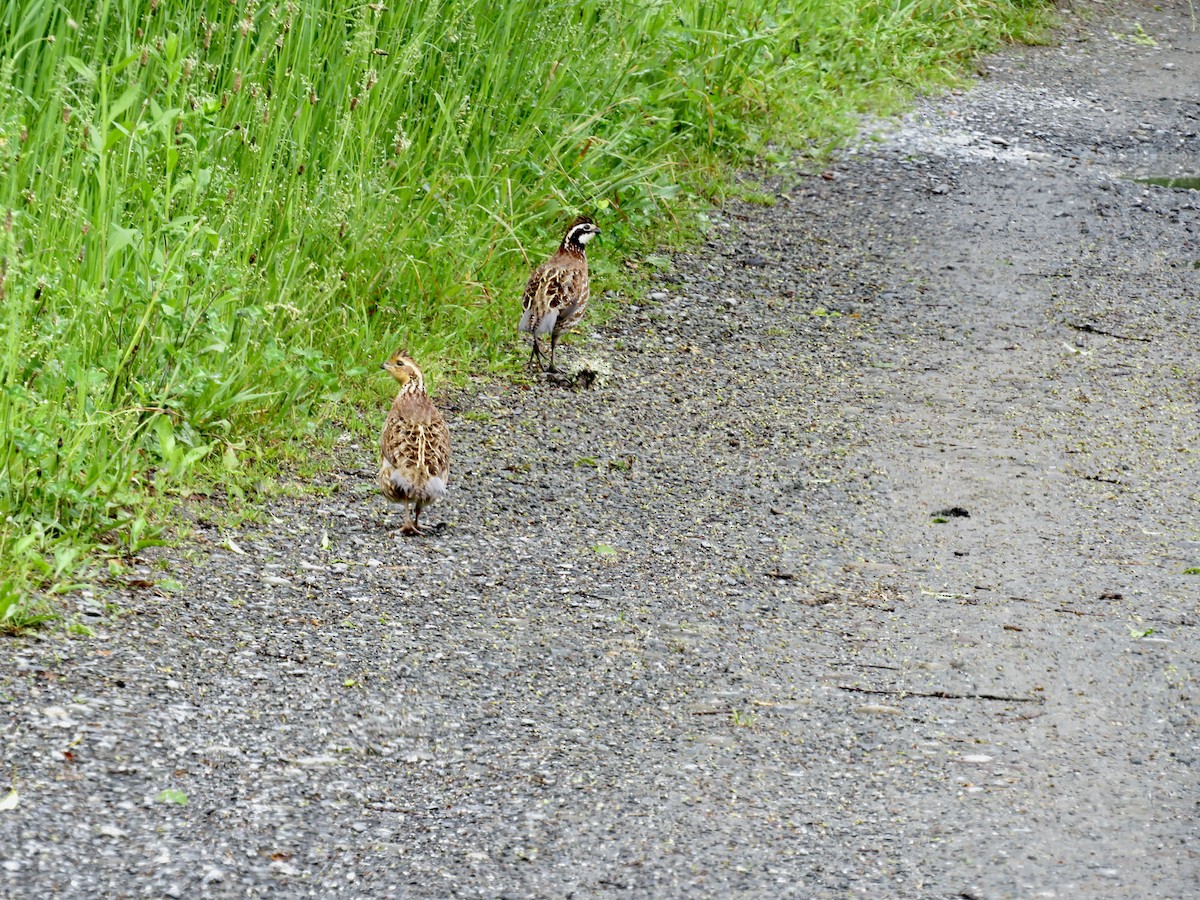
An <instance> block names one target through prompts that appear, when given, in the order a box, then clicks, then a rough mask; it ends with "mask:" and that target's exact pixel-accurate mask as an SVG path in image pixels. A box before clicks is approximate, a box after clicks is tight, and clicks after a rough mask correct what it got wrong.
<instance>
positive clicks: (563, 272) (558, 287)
mask: <svg viewBox="0 0 1200 900" xmlns="http://www.w3.org/2000/svg"><path fill="white" fill-rule="evenodd" d="M580 274H581V273H580V272H579V270H578V267H576V266H573V265H568V264H564V263H562V262H560V261H559V260H557V259H550V260H548V261H546V262H544V263H542V264H541V265H540V266H538V267H537V268H536V269H534V270H533V274H532V275H530V276H529V283H528V284H526V285H525V295H524V296H523V297H522V298H521V308H522V309H523V310H524V313H523V315H522V316H521V326H520V328H521V330H522V331H530V332H533V333H534V334H546V333H547V332H549V331H552V330H553V329H554V325H555V323H556V322H557V321H558V319H559V316H561V315H562V312H563V310H564V309H568V308H571V307H573V306H576V305H577V304H578V303H579V301H580V297H581V293H582V292H581V288H582V286H583V284H585V283H586V279H581V278H580Z"/></svg>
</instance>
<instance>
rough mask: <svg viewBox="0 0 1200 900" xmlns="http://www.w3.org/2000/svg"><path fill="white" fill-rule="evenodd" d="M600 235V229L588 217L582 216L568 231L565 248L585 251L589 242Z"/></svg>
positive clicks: (565, 237)
mask: <svg viewBox="0 0 1200 900" xmlns="http://www.w3.org/2000/svg"><path fill="white" fill-rule="evenodd" d="M599 233H600V229H599V228H597V227H596V224H595V223H594V222H593V221H592V220H591V219H589V218H588V217H587V216H580V217H579V218H578V219H576V220H575V221H574V222H572V223H571V226H570V227H569V228H568V229H567V233H566V235H565V236H564V237H563V247H564V248H565V249H568V250H583V249H584V248H585V247H587V242H588V241H590V240H591V239H592V238H594V237H595V236H596V235H598V234H599Z"/></svg>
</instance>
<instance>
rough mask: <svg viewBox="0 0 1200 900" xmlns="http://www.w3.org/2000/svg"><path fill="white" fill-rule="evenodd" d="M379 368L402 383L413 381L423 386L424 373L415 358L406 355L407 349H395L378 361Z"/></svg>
mask: <svg viewBox="0 0 1200 900" xmlns="http://www.w3.org/2000/svg"><path fill="white" fill-rule="evenodd" d="M379 368H381V369H383V370H384V371H385V372H387V373H388V374H389V375H391V376H392V377H393V378H395V379H396V380H397V381H398V382H400V383H401V384H403V385H407V384H410V383H413V382H415V383H416V384H417V385H418V386H423V385H424V383H425V373H423V372H422V371H421V367H420V366H418V365H417V362H416V360H414V359H413V358H412V357H411V356H409V355H408V351H407V350H397V351H396V352H395V353H393V354H392V355H391V356H389V357H388V358H387V359H385V360H384V361H383V362H382V363H380V364H379Z"/></svg>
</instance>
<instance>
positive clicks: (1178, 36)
mask: <svg viewBox="0 0 1200 900" xmlns="http://www.w3.org/2000/svg"><path fill="white" fill-rule="evenodd" d="M1087 8H1088V9H1089V10H1090V15H1089V17H1088V18H1080V17H1078V16H1076V15H1074V14H1070V15H1068V16H1067V23H1068V24H1067V26H1066V28H1065V29H1064V31H1063V32H1062V39H1063V42H1062V44H1061V45H1060V46H1057V47H1052V48H1033V49H1013V50H1010V51H1008V52H1006V53H1005V54H1004V55H1002V56H999V57H996V58H992V59H989V60H986V61H984V64H983V66H982V69H983V70H984V72H985V75H986V77H984V78H983V79H982V80H981V81H980V83H979V84H978V85H977V87H975V88H974V89H972V90H970V91H966V92H956V93H954V94H951V95H947V96H944V97H939V98H934V99H930V100H926V101H923V102H921V103H920V104H918V106H917V108H916V109H915V110H914V111H913V112H911V113H910V114H909V115H907V116H906V117H904V118H903V119H901V120H888V121H879V122H873V123H869V124H868V126H867V127H866V128H865V130H864V136H863V139H862V140H861V141H860V142H859V143H858V145H857V146H855V147H854V148H852V149H850V150H848V151H847V152H845V153H844V154H842V155H841V156H840V157H839V158H838V159H837V160H836V161H835V162H834V163H833V164H832V165H831V167H830V169H829V171H827V172H825V173H822V174H814V175H804V176H802V175H794V176H790V177H784V178H779V177H777V176H771V177H765V176H764V177H763V178H761V179H758V178H755V177H753V176H749V175H748V176H747V179H748V180H752V181H755V182H756V185H757V186H758V187H759V188H761V189H762V190H763V191H765V192H766V193H767V194H768V195H769V196H770V197H772V198H773V200H774V202H773V203H771V204H737V203H734V204H730V205H729V206H728V207H726V208H724V209H722V210H720V211H718V212H715V213H714V214H713V228H712V230H711V232H710V235H709V239H708V241H707V242H706V244H705V245H704V246H703V247H701V248H697V250H696V251H695V252H694V253H691V254H684V255H680V256H677V257H676V258H675V259H674V264H673V268H672V269H671V270H670V271H667V272H663V273H661V274H660V275H659V276H658V282H657V283H656V284H655V285H653V287H652V290H651V292H650V293H649V296H647V297H644V298H638V299H636V300H635V301H634V302H633V303H631V304H630V305H629V306H628V307H627V308H626V309H625V311H624V312H623V313H622V314H621V315H620V316H619V318H618V319H617V320H616V321H614V322H613V323H612V324H610V325H607V326H605V327H603V328H601V329H599V330H598V331H596V332H594V333H593V334H592V335H591V336H590V338H589V339H588V340H587V341H584V342H576V343H575V344H572V345H564V346H563V347H562V348H561V349H562V351H563V352H562V353H561V357H562V360H560V361H566V362H570V361H571V360H575V361H579V360H581V359H588V360H592V361H594V363H595V366H594V367H595V368H596V369H597V370H600V371H602V374H601V376H600V377H599V378H598V379H597V382H596V383H595V384H594V385H593V386H592V387H591V388H590V389H586V390H579V391H571V390H567V389H565V388H563V387H561V386H557V385H553V384H548V383H545V382H541V383H538V384H536V385H534V386H533V387H521V386H518V385H509V384H490V385H485V386H483V387H481V388H480V389H479V390H478V391H476V392H473V393H469V394H468V393H464V394H460V395H456V396H452V397H444V396H443V397H441V398H439V399H440V401H441V403H442V405H443V406H444V407H445V408H446V409H447V413H448V418H449V419H450V421H451V424H452V434H453V440H454V444H455V460H454V470H453V476H452V479H453V480H452V484H451V488H452V494H451V498H450V500H449V501H448V502H447V503H446V504H445V505H443V506H440V507H435V508H434V509H433V510H431V514H429V515H427V518H429V520H430V522H439V521H442V522H445V523H446V527H445V528H444V529H443V530H441V531H440V532H438V533H436V534H434V535H432V536H429V537H427V538H424V539H404V538H401V537H399V536H398V535H397V534H396V527H397V526H398V525H399V523H400V514H399V512H398V511H396V510H389V509H387V508H386V505H385V503H384V501H383V500H382V498H381V497H379V496H378V493H377V491H376V489H375V486H374V471H375V465H376V462H375V448H374V446H373V445H368V444H366V443H365V442H364V443H361V444H355V442H354V440H348V441H347V442H346V443H345V444H344V445H343V452H342V453H341V454H340V455H339V457H338V458H337V459H335V460H332V461H331V464H330V468H329V472H328V474H327V475H326V476H323V477H322V478H321V479H320V480H319V482H318V483H317V484H315V485H314V486H313V487H312V489H311V490H310V491H306V492H305V493H304V495H303V496H299V497H295V498H290V499H280V500H277V501H273V502H272V504H271V506H270V508H269V509H268V511H267V516H266V517H265V520H264V521H263V522H261V523H259V524H250V523H247V524H245V525H244V526H240V527H238V528H236V529H225V528H221V527H218V526H217V525H215V524H213V521H212V520H211V519H210V518H208V517H207V516H209V515H210V513H208V512H206V511H205V510H204V509H203V508H198V509H194V510H192V511H191V515H193V516H194V518H195V526H194V536H193V537H192V538H191V539H189V540H188V541H187V542H186V544H185V545H184V546H181V547H178V548H174V549H169V550H166V551H164V552H162V553H159V554H157V555H156V556H155V557H153V558H150V559H148V560H147V561H146V567H145V575H146V579H147V580H148V581H149V580H154V579H157V578H161V577H162V576H163V575H164V574H169V575H170V576H171V577H172V578H174V579H176V580H177V581H178V582H180V583H181V584H182V585H183V587H182V589H181V590H179V591H176V592H168V591H164V590H161V589H155V588H146V587H144V586H143V587H131V588H130V589H129V590H128V591H122V592H117V593H114V594H113V595H111V596H108V597H97V598H94V599H92V598H81V599H78V601H77V602H78V603H79V605H80V610H81V611H82V613H83V614H84V617H85V618H84V620H85V621H90V622H93V623H94V627H95V628H96V631H97V636H96V637H94V638H86V639H85V638H78V637H73V636H70V635H64V634H62V633H60V632H55V633H49V634H46V635H44V636H41V637H37V638H34V639H21V640H7V641H5V642H4V643H3V644H0V714H2V715H3V725H2V730H0V737H2V744H0V747H2V749H3V761H4V769H5V772H6V773H8V774H10V775H11V776H12V777H13V778H15V784H16V788H17V791H18V797H19V802H18V805H17V807H16V808H15V809H9V810H0V848H2V850H0V859H2V868H0V895H4V896H8V897H13V898H44V897H49V896H56V897H58V896H61V897H100V896H106V897H107V896H129V897H142V896H148V897H164V896H165V897H189V898H190V897H249V896H264V895H271V896H289V897H292V896H296V897H300V896H313V897H334V896H337V897H415V898H424V897H431V898H432V897H480V898H497V897H512V898H525V897H546V898H560V897H577V898H583V897H682V896H694V897H730V896H747V897H763V898H774V897H820V898H824V897H831V898H834V897H836V898H841V897H870V898H893V897H894V898H979V900H984V898H987V900H991V898H1010V897H1011V898H1034V897H1057V898H1084V897H1086V898H1186V897H1195V896H1198V895H1200V818H1198V813H1200V810H1198V808H1197V801H1198V799H1200V738H1198V736H1197V730H1198V726H1200V722H1198V712H1197V709H1198V706H1197V692H1198V691H1200V686H1198V685H1197V683H1196V678H1197V677H1198V676H1200V642H1198V640H1197V628H1198V627H1200V575H1195V574H1193V575H1188V574H1186V572H1187V570H1189V569H1194V568H1197V567H1200V520H1198V517H1197V514H1196V510H1197V501H1198V500H1200V487H1198V484H1200V481H1198V468H1197V460H1196V452H1197V447H1198V446H1200V444H1198V440H1197V438H1198V431H1200V415H1198V411H1197V398H1198V393H1200V368H1198V366H1197V359H1198V358H1200V356H1198V351H1200V338H1198V337H1197V334H1198V331H1200V329H1198V328H1197V327H1196V326H1197V310H1198V301H1197V296H1198V288H1200V283H1198V282H1200V272H1198V271H1197V266H1198V265H1200V246H1198V243H1197V239H1198V236H1197V227H1198V225H1200V211H1198V210H1200V207H1198V201H1200V193H1197V192H1194V191H1192V192H1189V191H1178V190H1169V189H1166V188H1161V187H1154V186H1150V185H1146V184H1140V183H1136V182H1133V181H1131V180H1129V176H1133V175H1191V176H1197V175H1200V171H1197V169H1196V167H1197V165H1198V164H1200V163H1198V160H1200V135H1198V132H1200V103H1198V102H1197V96H1198V94H1197V87H1196V86H1197V84H1200V35H1198V34H1197V32H1196V31H1195V30H1194V29H1193V22H1192V19H1191V13H1190V11H1189V9H1190V8H1189V4H1188V3H1186V2H1179V0H1175V2H1168V3H1163V4H1160V5H1159V7H1158V8H1152V7H1151V6H1149V5H1148V4H1146V5H1142V4H1122V5H1116V6H1109V7H1105V12H1104V13H1103V15H1101V13H1100V11H1099V8H1098V7H1096V6H1093V5H1089V6H1088V7H1087ZM595 252H596V253H617V254H619V253H620V252H621V251H620V248H619V247H614V246H612V245H611V244H609V245H604V244H601V245H598V246H597V247H596V251H595ZM382 415H383V410H382V409H381V410H380V412H379V417H380V421H382ZM213 518H217V517H216V516H215V515H214V516H213ZM164 566H165V567H166V568H167V569H168V571H167V572H164V571H163V567H164ZM104 603H108V604H116V605H118V606H119V607H121V608H122V609H123V610H124V612H123V613H122V614H121V615H119V616H113V615H112V614H111V612H112V608H113V607H112V606H111V605H110V606H107V607H106V606H104V605H102V604H104ZM164 792H165V793H164ZM6 794H7V788H3V789H0V800H2V799H3V797H4V796H5V795H6ZM183 800H186V803H182V802H179V801H183Z"/></svg>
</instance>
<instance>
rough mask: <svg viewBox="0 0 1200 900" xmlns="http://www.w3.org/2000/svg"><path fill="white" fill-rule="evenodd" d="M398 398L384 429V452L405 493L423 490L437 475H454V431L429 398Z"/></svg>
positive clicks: (386, 460) (394, 479) (382, 450)
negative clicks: (452, 451) (452, 454)
mask: <svg viewBox="0 0 1200 900" xmlns="http://www.w3.org/2000/svg"><path fill="white" fill-rule="evenodd" d="M405 400H409V398H397V400H396V403H394V404H393V406H392V409H391V412H389V413H388V418H387V422H386V424H385V425H384V429H383V441H382V446H381V448H380V449H381V452H382V455H383V463H384V467H385V468H387V469H390V472H389V475H390V477H391V479H392V482H393V484H394V485H395V486H396V488H397V489H398V490H399V491H400V492H401V493H403V494H411V493H413V492H417V491H421V490H423V489H424V487H425V485H426V484H428V483H429V481H430V480H431V479H433V478H439V479H441V481H442V484H443V485H444V484H445V482H446V481H447V480H448V478H449V476H450V431H449V429H448V428H447V427H446V420H445V419H444V418H443V417H442V414H441V413H440V412H438V410H437V408H436V407H435V406H434V405H433V404H432V403H430V402H429V401H428V400H426V401H425V403H423V404H419V403H415V402H411V401H410V402H402V401H405Z"/></svg>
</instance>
